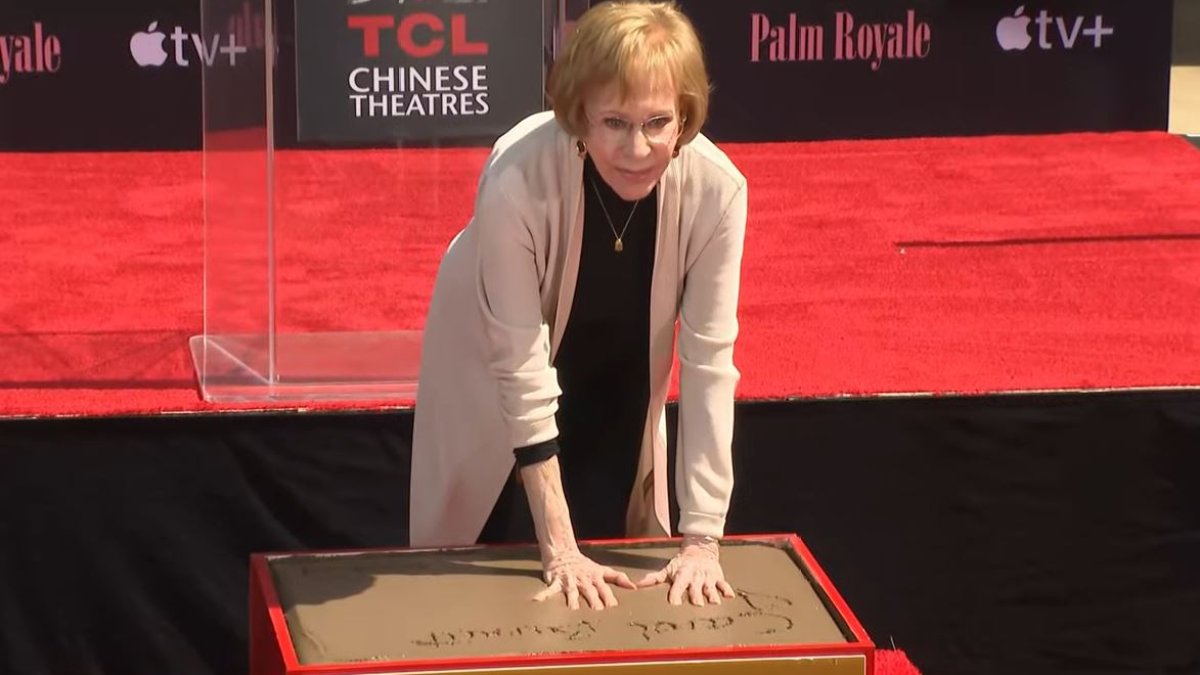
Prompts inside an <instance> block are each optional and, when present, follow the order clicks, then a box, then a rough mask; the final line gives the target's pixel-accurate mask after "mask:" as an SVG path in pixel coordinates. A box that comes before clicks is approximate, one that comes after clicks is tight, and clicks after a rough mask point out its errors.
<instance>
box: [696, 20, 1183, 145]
mask: <svg viewBox="0 0 1200 675" xmlns="http://www.w3.org/2000/svg"><path fill="white" fill-rule="evenodd" d="M681 4H682V5H683V6H684V7H685V9H686V10H687V12H688V14H689V15H690V16H691V17H692V19H693V21H694V22H695V23H696V26H697V29H698V30H699V31H700V33H701V35H702V37H703V39H704V42H705V47H706V49H707V50H708V55H709V63H710V68H711V70H712V76H713V80H714V84H715V87H716V92H715V97H714V100H713V110H712V113H713V119H712V121H711V123H710V126H709V133H711V134H712V135H713V136H714V137H717V138H721V139H724V140H738V141H767V140H787V139H827V138H879V137H895V136H901V137H902V136H914V135H959V134H984V133H1012V132H1026V133H1032V132H1057V131H1072V130H1080V131H1082V130H1092V131H1103V130H1116V129H1164V128H1166V122H1167V105H1168V91H1169V82H1170V80H1169V78H1170V63H1171V60H1170V59H1171V16H1172V13H1171V1H1170V0H1143V1H1140V2H1129V1H1128V0H1047V1H1039V0H1033V1H1031V2H1028V3H1025V4H1022V3H1021V2H1020V1H1019V0H1017V1H1011V2H997V1H996V0H957V1H949V0H888V1H884V0H849V1H847V0H739V1H738V2H713V1H712V0H681Z"/></svg>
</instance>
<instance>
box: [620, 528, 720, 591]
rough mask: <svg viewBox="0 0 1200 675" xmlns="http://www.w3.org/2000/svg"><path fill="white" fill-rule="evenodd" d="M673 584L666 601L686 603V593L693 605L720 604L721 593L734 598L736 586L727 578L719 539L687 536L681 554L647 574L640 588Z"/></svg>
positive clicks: (680, 550)
mask: <svg viewBox="0 0 1200 675" xmlns="http://www.w3.org/2000/svg"><path fill="white" fill-rule="evenodd" d="M662 583H670V584H671V588H670V590H669V591H668V592H667V602H670V603H671V604H672V605H680V604H683V596H684V594H685V593H686V594H687V596H688V599H689V600H691V602H692V604H693V605H696V606H698V607H703V606H704V603H705V601H706V600H707V601H708V602H709V603H710V604H714V605H719V604H721V596H725V597H726V598H732V597H734V593H733V586H730V585H729V582H727V581H725V572H724V571H723V570H722V569H721V556H720V553H719V552H718V548H717V542H716V540H715V539H712V538H709V537H691V536H688V537H684V539H683V544H682V545H681V546H680V549H679V553H677V554H675V557H674V558H671V561H670V562H669V563H667V566H666V567H664V568H663V569H662V570H660V571H658V572H653V573H651V574H647V575H646V576H645V577H644V578H643V579H642V580H641V581H639V582H638V584H637V585H638V587H639V588H648V587H650V586H656V585H658V584H662Z"/></svg>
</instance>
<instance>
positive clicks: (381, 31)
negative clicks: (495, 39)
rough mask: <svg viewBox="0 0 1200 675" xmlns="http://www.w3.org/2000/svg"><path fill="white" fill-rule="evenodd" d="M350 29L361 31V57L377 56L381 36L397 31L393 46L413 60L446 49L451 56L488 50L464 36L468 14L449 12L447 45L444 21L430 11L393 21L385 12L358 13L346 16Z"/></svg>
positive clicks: (481, 44) (475, 54) (481, 52)
mask: <svg viewBox="0 0 1200 675" xmlns="http://www.w3.org/2000/svg"><path fill="white" fill-rule="evenodd" d="M346 25H347V27H348V28H350V29H351V30H360V31H362V50H363V56H370V57H377V56H379V41H380V35H387V36H389V37H390V36H391V33H392V31H393V30H394V31H395V34H396V46H397V47H399V48H400V51H402V52H404V53H405V54H407V55H409V56H410V57H412V58H414V59H424V58H429V57H431V56H437V55H439V54H443V53H445V52H446V51H447V47H449V52H450V54H451V55H453V56H482V55H484V54H487V53H488V44H487V43H486V42H471V41H470V39H469V38H468V37H467V17H466V15H464V14H452V15H450V30H449V32H450V35H449V44H447V36H446V20H445V19H443V18H442V17H440V16H438V15H436V14H430V13H429V12H414V13H412V14H406V15H405V16H404V17H403V18H402V19H400V24H399V25H397V24H396V17H394V16H391V15H388V14H360V15H358V16H351V17H348V18H347V19H346Z"/></svg>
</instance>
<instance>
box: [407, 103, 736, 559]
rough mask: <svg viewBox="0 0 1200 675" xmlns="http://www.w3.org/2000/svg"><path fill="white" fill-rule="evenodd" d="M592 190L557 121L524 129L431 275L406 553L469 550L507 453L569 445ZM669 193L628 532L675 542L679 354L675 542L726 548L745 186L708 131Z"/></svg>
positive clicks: (662, 192)
mask: <svg viewBox="0 0 1200 675" xmlns="http://www.w3.org/2000/svg"><path fill="white" fill-rule="evenodd" d="M582 187H583V159H582V158H580V157H579V154H578V152H577V150H576V147H575V139H574V138H572V137H571V136H570V135H568V134H567V133H566V132H565V131H564V130H563V129H562V127H561V126H560V125H559V123H558V122H557V120H556V119H555V118H554V115H553V113H551V112H543V113H537V114H535V115H532V116H530V117H529V118H527V119H525V120H524V121H522V122H520V123H519V124H517V125H516V126H515V127H513V129H512V130H510V131H509V132H508V133H506V134H505V135H504V136H502V137H501V138H500V139H499V140H498V141H497V142H496V144H495V146H494V147H493V150H492V153H491V155H490V157H489V158H488V160H487V164H486V166H485V167H484V170H483V173H482V176H481V178H480V181H479V185H478V191H477V194H476V200H475V210H474V217H473V218H472V219H471V220H470V222H469V223H468V224H467V226H466V228H464V229H463V230H462V231H461V232H460V233H459V234H458V235H457V236H456V237H455V238H454V241H453V242H451V244H450V247H449V249H448V250H447V251H446V254H445V257H444V258H443V260H442V264H441V267H440V268H439V270H438V275H437V281H436V282H435V286H434V292H433V300H432V302H431V305H430V308H429V314H428V317H427V320H426V325H425V329H424V338H423V347H422V353H421V374H420V382H419V384H418V391H417V402H416V413H415V415H416V418H415V421H414V430H413V451H412V475H411V489H410V496H411V501H410V516H409V521H410V522H409V525H410V527H409V534H410V544H411V545H412V546H415V547H427V546H445V545H464V544H473V543H474V542H475V539H476V538H477V537H478V536H479V532H480V531H481V529H482V528H483V524H484V522H485V521H486V520H487V517H488V514H489V513H490V512H491V509H492V506H493V504H494V503H495V501H496V498H497V497H498V496H499V493H500V490H501V488H502V487H503V486H504V483H505V481H506V480H507V479H508V476H509V474H510V472H511V471H512V469H513V466H514V463H515V459H514V456H513V449H514V448H519V447H523V446H526V445H531V444H533V443H538V442H541V441H545V440H549V439H552V438H555V437H556V436H557V435H558V430H557V427H556V425H555V418H554V415H555V412H556V410H557V409H558V408H557V401H558V396H559V394H560V393H561V391H560V389H559V387H558V381H557V377H556V374H555V369H554V367H553V365H552V364H553V363H554V357H555V354H556V353H557V350H558V346H559V344H560V342H561V340H562V336H563V332H564V329H565V328H566V324H567V321H568V320H569V317H570V314H571V302H572V299H573V298H574V295H575V281H576V277H577V273H578V269H579V254H580V246H581V241H582V236H581V233H582V228H583V191H582ZM658 195H659V197H658V223H659V227H658V237H657V244H656V251H655V258H654V271H653V280H652V282H651V298H650V335H649V343H648V345H647V347H648V349H649V350H650V351H649V354H650V407H649V410H648V414H647V416H646V428H645V431H644V432H643V436H642V448H641V455H640V460H639V462H638V471H637V476H638V479H637V481H636V482H635V484H634V485H632V486H630V492H629V495H628V497H629V508H628V512H627V513H628V518H627V534H628V536H630V537H642V536H661V535H665V534H667V533H669V532H671V529H670V525H669V523H668V520H669V515H668V514H669V511H668V491H667V484H666V476H667V443H666V417H665V406H666V401H667V394H668V389H669V387H670V379H671V367H672V360H673V356H674V347H676V346H677V348H678V353H679V363H680V371H679V384H680V391H679V434H678V457H677V460H676V466H675V473H674V475H675V487H676V494H677V499H678V501H679V507H680V517H679V531H680V532H682V533H685V534H700V535H711V536H718V537H719V536H721V535H722V534H723V533H724V528H725V515H726V512H727V511H728V509H729V500H730V494H731V492H732V490H733V461H732V457H731V452H730V444H731V441H732V436H733V398H734V389H735V387H736V385H737V381H738V377H739V374H738V371H737V369H736V368H735V367H734V364H733V346H734V340H735V338H736V336H737V331H738V322H737V301H738V284H739V276H740V270H741V258H742V242H743V238H744V235H745V227H746V180H745V178H744V177H743V176H742V174H741V173H740V172H739V171H738V170H737V168H736V167H734V165H733V163H732V162H730V160H729V158H728V157H726V156H725V154H724V153H723V152H721V151H720V150H719V149H717V147H716V146H715V145H713V144H712V143H711V142H710V141H709V140H708V139H706V138H705V137H704V136H702V135H701V136H697V137H696V139H695V140H693V141H692V142H691V143H689V144H688V145H686V146H684V147H683V148H682V150H681V151H680V153H679V156H678V157H676V158H674V159H672V160H671V163H670V165H669V166H668V167H667V170H666V172H665V173H664V174H663V177H662V179H661V181H660V183H659V191H658ZM618 497H619V495H613V498H614V499H616V498H618ZM568 506H570V505H569V504H568Z"/></svg>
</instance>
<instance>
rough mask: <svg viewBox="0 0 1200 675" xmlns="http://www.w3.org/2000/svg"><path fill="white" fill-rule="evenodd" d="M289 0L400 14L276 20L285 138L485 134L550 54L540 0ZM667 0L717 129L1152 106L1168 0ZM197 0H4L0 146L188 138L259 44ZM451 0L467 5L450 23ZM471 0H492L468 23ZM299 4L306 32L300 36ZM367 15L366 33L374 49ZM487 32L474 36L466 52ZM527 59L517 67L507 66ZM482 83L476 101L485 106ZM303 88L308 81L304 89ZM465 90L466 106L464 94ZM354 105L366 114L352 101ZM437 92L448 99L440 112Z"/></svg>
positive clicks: (1161, 119)
mask: <svg viewBox="0 0 1200 675" xmlns="http://www.w3.org/2000/svg"><path fill="white" fill-rule="evenodd" d="M231 1H234V2H236V0H231ZM299 1H300V2H301V3H302V7H301V9H302V10H304V8H303V3H305V2H309V3H315V4H317V5H319V7H318V9H317V10H316V11H318V12H329V13H330V14H331V17H332V15H334V14H337V15H341V14H347V15H348V14H351V13H354V14H357V15H359V16H361V17H371V16H375V17H381V16H384V15H390V16H391V17H392V19H391V25H385V24H387V23H388V20H387V19H373V20H372V19H359V21H368V24H367V25H368V26H372V25H378V26H379V27H378V31H377V32H376V31H375V28H369V27H366V28H364V27H358V28H352V27H351V26H349V25H344V26H343V25H336V24H324V23H321V22H322V19H321V18H320V17H319V16H317V15H314V21H316V24H308V23H303V22H304V19H305V14H304V11H302V15H301V17H300V18H301V21H302V24H301V28H302V36H301V37H302V40H303V41H302V42H301V44H300V45H299V46H298V47H297V45H296V44H295V41H294V40H292V39H291V38H290V37H289V36H284V38H283V39H281V41H280V55H279V56H280V68H281V73H282V75H281V77H280V78H279V80H278V83H279V87H278V89H277V99H276V102H277V104H278V105H279V108H278V109H279V111H280V112H281V116H280V125H281V128H280V129H279V130H280V131H282V133H281V134H280V138H281V139H283V144H284V145H286V144H288V143H289V142H290V141H291V140H292V139H296V138H299V139H300V141H301V142H306V143H313V144H349V143H367V144H370V143H380V144H389V143H390V144H395V143H398V142H407V141H419V140H420V138H421V137H422V136H424V135H425V134H427V133H429V130H430V128H431V125H433V124H434V123H435V122H436V123H437V124H442V123H448V124H450V125H451V127H450V128H451V129H452V133H453V134H461V135H463V136H471V135H482V136H483V137H484V138H483V139H482V140H481V142H487V141H490V138H486V137H487V136H489V135H491V136H494V135H495V133H498V132H499V131H501V130H503V128H505V127H506V126H507V125H508V124H509V123H510V120H511V119H514V118H516V117H519V116H520V115H521V114H524V113H525V112H526V111H528V110H530V109H531V108H536V107H538V103H537V101H535V99H539V98H540V88H541V87H542V77H543V71H542V68H541V61H540V59H539V58H538V56H536V55H535V49H536V50H541V42H542V40H541V38H540V37H538V34H537V31H539V30H544V24H543V23H542V19H541V17H540V16H535V14H538V13H540V12H534V11H533V5H536V4H537V3H536V2H527V1H526V0H507V2H506V1H502V0H467V1H463V0H455V1H451V0H419V1H417V0H413V1H411V2H406V3H403V4H401V3H399V2H394V1H393V0H364V1H363V2H356V3H349V2H347V1H346V0H329V2H327V3H323V2H318V1H317V0H299ZM681 2H682V4H683V5H684V7H685V9H686V10H687V11H688V13H689V14H690V15H691V16H692V17H693V18H694V20H695V21H696V24H697V26H698V28H699V29H700V31H701V33H702V34H703V37H704V38H705V41H706V47H707V50H708V56H709V63H710V66H711V68H712V72H713V76H714V81H715V85H716V96H715V98H714V108H713V118H712V121H711V123H710V125H709V127H708V129H707V131H708V133H710V134H711V135H712V136H713V137H714V138H716V139H718V140H781V139H824V138H858V137H870V138H880V137H903V136H912V135H949V134H980V133H1013V132H1021V133H1032V132H1054V131H1068V130H1093V131H1103V130H1115V129H1163V128H1165V127H1166V122H1167V106H1168V91H1169V73H1170V53H1171V43H1170V40H1171V2H1170V0H1142V1H1141V2H1129V1H1128V0H1046V1H1044V2H1041V1H1038V2H1028V3H1025V4H1022V3H1021V2H1020V1H1019V0H1018V1H1016V2H997V1H995V0H954V1H951V0H738V2H719V1H716V0H681ZM199 4H200V3H199V0H122V2H120V3H108V4H96V3H89V2H84V1H83V0H5V2H4V3H3V4H2V5H0V149H18V150H19V149H25V150H73V149H149V148H161V149H194V148H198V147H200V139H201V131H200V129H201V101H200V96H201V93H200V91H201V84H200V82H201V69H202V68H214V67H227V66H229V65H232V64H235V63H236V61H237V59H239V58H247V57H249V56H252V54H251V55H248V54H247V53H246V51H245V50H251V51H252V50H254V49H256V48H260V46H259V45H255V44H246V40H245V39H244V38H245V37H246V36H247V35H248V33H249V32H248V31H243V32H242V34H241V35H239V31H238V26H237V25H235V24H234V23H231V24H230V25H229V26H226V27H213V28H212V29H211V30H207V31H206V30H205V29H202V28H201V25H200V11H199ZM551 4H553V2H551ZM280 7H281V8H285V11H281V16H282V17H283V18H284V23H283V24H282V25H288V26H290V22H289V21H287V19H288V17H289V15H290V14H291V12H292V10H293V9H294V8H293V3H292V2H291V1H287V0H285V1H284V2H282V3H280ZM497 7H511V8H513V11H511V12H499V11H498V10H497ZM413 13H424V14H426V15H432V16H434V17H435V18H436V20H433V19H430V18H429V17H428V16H427V17H426V18H425V19H420V20H411V21H410V23H408V24H406V25H405V26H404V27H403V29H402V28H401V24H402V22H403V21H404V16H406V15H411V14H413ZM231 14H233V15H237V14H238V12H231ZM455 14H461V15H463V16H464V17H465V18H462V19H460V20H458V23H456V20H455V18H454V15H455ZM474 14H478V15H479V16H480V17H484V16H485V15H486V16H488V17H491V18H488V19H483V18H481V19H480V23H476V22H475V19H474V18H472V16H471V15H474ZM348 18H349V17H347V19H348ZM526 19H528V31H526V29H525V27H526ZM330 20H332V21H335V20H336V17H332V18H331V19H330ZM370 21H375V22H376V23H375V24H371V23H369V22H370ZM484 24H486V25H484ZM306 25H313V28H312V29H311V30H314V31H317V32H315V33H313V35H314V36H316V40H317V41H313V42H310V41H308V40H307V39H303V29H304V27H305V26H306ZM456 26H457V27H458V28H456ZM289 30H290V29H289ZM339 31H340V33H339ZM456 31H457V32H456ZM210 33H211V34H210ZM339 34H340V36H339ZM370 35H374V36H376V37H378V38H379V45H378V46H379V52H378V54H377V55H376V54H374V53H373V52H372V51H371V45H370V44H368V43H369V41H370V39H371V38H370V37H369V36H370ZM483 44H486V45H487V50H488V53H487V54H481V53H479V52H480V50H481V49H482V47H481V45H483ZM435 45H436V46H437V47H438V50H437V51H436V52H434V51H433V47H434V46H435ZM327 49H328V50H329V51H328V52H327V53H328V56H326V57H323V56H322V55H323V54H326V50H327ZM355 50H357V52H355ZM456 50H457V51H458V53H455V51H456ZM414 52H415V53H414ZM426 52H429V53H426ZM535 62H536V63H535ZM297 63H298V64H299V66H300V67H299V76H300V77H299V84H300V86H299V88H298V89H299V91H298V92H297V86H296V85H297V72H296V64H297ZM480 65H485V66H486V68H485V71H484V72H480V71H479V70H478V69H477V68H478V66H480ZM425 66H429V67H431V68H432V70H430V71H429V76H428V77H422V78H418V79H417V80H416V87H417V89H418V90H419V91H420V95H419V96H416V97H414V96H413V92H411V91H409V92H396V91H389V89H391V88H399V85H400V79H401V78H403V79H404V80H405V82H404V84H405V85H407V86H411V85H412V84H413V79H412V78H411V77H410V76H411V75H412V74H413V71H412V68H414V67H417V68H420V71H419V73H420V74H422V75H424V74H425V72H426V71H425ZM437 66H442V67H443V70H442V71H438V70H436V67H437ZM360 67H365V68H368V69H371V70H368V73H367V75H365V76H364V75H361V74H360V75H359V79H358V80H357V84H358V86H363V85H365V88H367V89H368V91H366V92H357V91H353V86H354V85H352V84H351V83H350V74H351V73H352V72H353V70H354V68H360ZM457 67H465V68H467V70H465V71H462V70H458V71H456V70H455V68H457ZM375 68H384V69H391V72H392V73H393V77H394V78H395V80H394V81H395V84H394V85H393V84H390V83H389V80H388V79H387V75H380V77H379V78H377V77H376V75H377V74H379V73H380V72H381V71H376V70H374V69H375ZM397 68H399V69H401V70H400V71H397V70H396V69H397ZM446 68H448V70H446ZM526 69H529V74H528V75H521V74H519V73H524V72H526ZM397 73H399V74H397ZM364 78H365V79H364ZM380 78H382V79H380ZM439 78H440V79H439ZM464 81H465V82H466V84H463V82H464ZM485 88H486V93H487V99H486V101H487V106H488V109H489V114H488V115H480V114H478V113H479V111H480V110H482V109H483V104H482V102H481V100H480V96H479V95H480V94H482V93H484V91H483V90H484V89H485ZM535 88H536V89H538V90H539V91H535ZM431 90H432V91H431ZM446 90H448V91H446ZM297 93H298V94H299V96H303V97H305V98H302V99H299V100H297ZM397 94H399V95H400V97H399V98H397V97H396V95H397ZM355 95H362V96H366V97H367V98H362V99H354V98H352V97H353V96H355ZM371 97H377V98H371ZM468 99H469V100H468ZM414 100H419V101H420V102H421V103H420V104H419V105H420V107H419V109H418V108H415V107H413V106H417V105H418V104H416V103H413V101H414ZM451 100H452V101H453V102H454V106H455V107H454V112H453V113H451V112H450V108H449V107H448V106H449V103H448V102H449V101H451ZM371 101H375V108H374V110H375V111H376V115H375V117H373V118H372V117H371V110H372V108H371ZM466 103H470V104H471V105H470V106H469V108H470V114H464V113H463V112H462V111H463V110H464V104H466ZM297 104H299V110H300V111H301V120H302V121H303V122H304V124H303V125H301V127H300V129H299V133H297V130H296V124H297V120H296V117H295V114H296V111H297ZM359 105H363V106H365V108H364V110H365V111H366V117H361V116H359V115H358V114H357V111H356V109H352V108H353V106H359ZM431 109H432V110H436V111H437V112H438V114H437V115H430V114H428V112H427V111H428V110H431ZM381 111H386V112H387V114H380V112H381ZM396 111H402V112H404V113H405V114H404V115H397V114H394V113H395V112H396ZM418 111H419V113H418ZM443 111H444V112H445V115H447V116H449V118H450V119H449V120H447V119H438V118H439V117H441V116H442V115H443ZM350 113H354V114H350ZM412 113H418V114H412Z"/></svg>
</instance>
